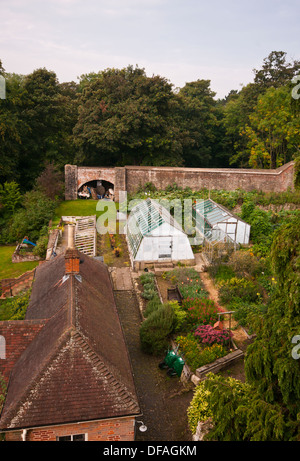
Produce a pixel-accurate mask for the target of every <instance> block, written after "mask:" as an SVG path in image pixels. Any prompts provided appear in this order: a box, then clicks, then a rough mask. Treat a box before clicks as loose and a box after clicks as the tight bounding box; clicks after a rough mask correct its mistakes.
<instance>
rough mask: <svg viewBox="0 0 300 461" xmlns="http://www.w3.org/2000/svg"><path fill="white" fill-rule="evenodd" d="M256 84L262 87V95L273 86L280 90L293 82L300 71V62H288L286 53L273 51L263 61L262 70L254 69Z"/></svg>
mask: <svg viewBox="0 0 300 461" xmlns="http://www.w3.org/2000/svg"><path fill="white" fill-rule="evenodd" d="M253 71H254V83H255V84H256V85H258V86H259V87H260V93H262V92H263V91H265V90H267V89H268V88H270V87H271V86H273V87H274V88H278V87H280V86H284V85H286V84H288V83H289V82H291V80H292V78H293V77H294V76H295V75H297V74H298V73H299V71H300V61H291V62H287V54H286V53H285V52H284V51H272V52H271V53H270V54H269V55H268V56H267V57H266V58H265V59H264V61H263V65H262V68H261V69H259V70H256V69H254V70H253Z"/></svg>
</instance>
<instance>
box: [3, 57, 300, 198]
mask: <svg viewBox="0 0 300 461" xmlns="http://www.w3.org/2000/svg"><path fill="white" fill-rule="evenodd" d="M299 71H300V63H299V61H292V62H288V61H287V57H286V53H285V52H283V51H273V52H271V53H270V54H269V56H268V57H267V58H265V59H264V62H263V65H262V67H261V69H258V70H256V69H254V79H253V82H251V83H249V84H247V85H246V86H244V87H243V88H242V89H241V90H240V91H237V90H232V91H230V93H229V94H228V96H227V97H225V98H224V99H222V100H216V94H215V93H214V92H213V90H212V89H211V87H210V85H211V83H210V81H209V80H203V79H198V80H196V81H194V82H187V83H186V84H185V85H184V86H183V87H182V88H180V89H175V88H174V86H173V84H172V83H170V82H169V81H168V80H167V79H165V78H164V77H161V76H158V75H153V76H151V77H148V76H147V75H146V73H145V70H144V69H141V68H139V67H137V66H136V67H133V66H128V67H127V68H123V69H106V70H103V71H100V72H98V73H90V74H86V75H82V76H81V78H80V80H79V83H78V84H77V83H75V82H65V83H59V81H58V79H57V76H56V74H55V72H53V71H49V70H47V69H37V70H35V71H34V72H32V73H31V74H29V75H18V74H9V73H6V72H5V70H4V68H3V65H2V63H1V62H0V73H1V74H3V75H4V77H5V79H6V96H7V97H6V99H1V100H0V155H1V157H0V183H2V184H4V182H5V181H13V180H14V181H17V182H18V183H19V185H20V187H21V189H22V191H26V190H30V189H31V188H32V187H33V185H34V183H35V181H36V179H37V178H38V176H39V175H40V174H41V173H42V171H43V170H44V168H45V165H47V163H49V162H50V163H52V164H53V165H55V166H56V167H58V168H59V169H60V170H61V171H63V166H64V164H66V163H77V164H86V165H99V166H100V165H110V166H115V165H120V166H121V165H125V164H135V165H157V166H159V165H161V166H164V165H170V166H187V167H229V166H233V167H246V168H249V167H250V168H251V167H252V168H274V167H277V166H279V165H281V164H282V163H284V162H287V161H289V160H291V159H293V158H295V157H296V156H297V155H299V149H300V133H299V130H298V126H299V100H297V99H296V98H293V97H292V91H293V87H295V83H292V81H294V82H295V80H293V79H294V78H295V76H297V73H299ZM294 93H295V91H294Z"/></svg>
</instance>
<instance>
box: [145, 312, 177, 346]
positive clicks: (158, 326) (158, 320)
mask: <svg viewBox="0 0 300 461" xmlns="http://www.w3.org/2000/svg"><path fill="white" fill-rule="evenodd" d="M174 323H175V315H174V311H173V309H172V306H171V305H169V304H162V305H161V307H159V308H158V309H157V310H155V311H154V312H152V314H150V315H149V317H148V318H147V319H146V320H145V321H144V322H143V323H142V325H141V327H140V340H141V348H142V351H143V352H146V353H147V354H152V355H161V354H162V353H164V352H165V351H166V350H167V348H168V343H169V335H170V333H171V332H172V331H173V328H174Z"/></svg>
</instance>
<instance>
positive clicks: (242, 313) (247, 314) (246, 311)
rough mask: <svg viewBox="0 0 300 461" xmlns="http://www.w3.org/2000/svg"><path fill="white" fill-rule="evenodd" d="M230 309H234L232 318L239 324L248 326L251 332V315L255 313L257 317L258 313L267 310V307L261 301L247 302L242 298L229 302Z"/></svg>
mask: <svg viewBox="0 0 300 461" xmlns="http://www.w3.org/2000/svg"><path fill="white" fill-rule="evenodd" d="M230 310H233V311H234V314H233V318H234V319H235V320H236V321H237V322H238V323H239V325H241V326H242V327H247V328H249V329H250V333H251V323H252V316H253V315H255V317H256V318H258V316H259V315H262V314H263V313H265V312H266V311H267V307H266V305H265V304H262V303H247V302H244V301H243V300H237V301H234V302H232V303H230Z"/></svg>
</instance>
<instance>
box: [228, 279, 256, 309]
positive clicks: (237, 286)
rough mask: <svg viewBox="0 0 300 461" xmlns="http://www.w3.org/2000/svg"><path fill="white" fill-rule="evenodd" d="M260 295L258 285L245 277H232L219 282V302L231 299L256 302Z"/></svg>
mask: <svg viewBox="0 0 300 461" xmlns="http://www.w3.org/2000/svg"><path fill="white" fill-rule="evenodd" d="M261 296H262V289H261V287H260V286H259V285H257V284H256V283H254V282H252V281H251V280H247V279H245V278H237V277H233V278H232V279H230V280H227V281H226V282H221V284H220V289H219V297H220V302H221V303H223V304H228V303H230V302H231V301H232V300H233V299H237V298H240V299H243V300H244V301H247V302H256V301H258V300H260V298H261Z"/></svg>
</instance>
